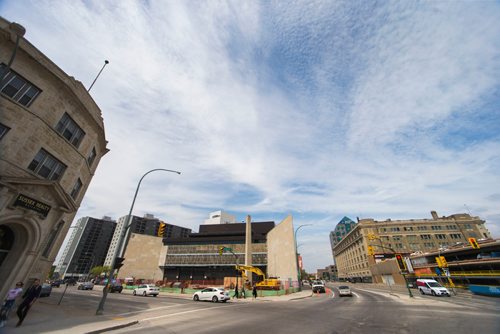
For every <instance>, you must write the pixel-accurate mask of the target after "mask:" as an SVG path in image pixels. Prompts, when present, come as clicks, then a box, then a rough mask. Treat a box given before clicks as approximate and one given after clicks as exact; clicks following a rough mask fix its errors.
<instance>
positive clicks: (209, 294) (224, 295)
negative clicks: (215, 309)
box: [193, 287, 231, 303]
mask: <svg viewBox="0 0 500 334" xmlns="http://www.w3.org/2000/svg"><path fill="white" fill-rule="evenodd" d="M229 299H231V297H229V293H228V292H226V291H225V290H224V289H223V288H215V287H211V288H206V289H203V290H201V291H197V292H195V293H194V294H193V300H194V301H196V302H197V301H200V300H211V301H213V302H214V303H217V302H218V301H221V302H223V303H225V302H226V301H228V300H229Z"/></svg>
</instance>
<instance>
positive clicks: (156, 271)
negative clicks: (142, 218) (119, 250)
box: [118, 233, 163, 281]
mask: <svg viewBox="0 0 500 334" xmlns="http://www.w3.org/2000/svg"><path fill="white" fill-rule="evenodd" d="M162 248H163V243H162V239H161V238H160V237H155V236H151V235H144V234H136V233H132V235H131V236H130V239H129V242H128V246H127V249H126V251H125V256H124V257H125V261H123V267H122V268H121V269H120V271H119V273H118V278H120V279H124V278H127V277H133V278H135V279H146V280H151V281H159V280H162V279H163V272H162V270H161V269H160V268H159V265H158V263H159V260H160V254H161V253H162Z"/></svg>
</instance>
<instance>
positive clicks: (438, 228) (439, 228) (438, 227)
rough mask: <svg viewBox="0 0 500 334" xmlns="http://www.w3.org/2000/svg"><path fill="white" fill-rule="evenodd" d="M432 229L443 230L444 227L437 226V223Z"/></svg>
mask: <svg viewBox="0 0 500 334" xmlns="http://www.w3.org/2000/svg"><path fill="white" fill-rule="evenodd" d="M431 229H433V230H434V231H436V230H441V229H442V227H441V226H437V225H433V226H431Z"/></svg>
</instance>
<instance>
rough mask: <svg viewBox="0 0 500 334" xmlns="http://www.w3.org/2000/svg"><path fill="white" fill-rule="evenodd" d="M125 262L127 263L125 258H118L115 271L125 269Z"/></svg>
mask: <svg viewBox="0 0 500 334" xmlns="http://www.w3.org/2000/svg"><path fill="white" fill-rule="evenodd" d="M123 261H125V258H124V257H117V258H116V259H115V265H114V267H113V269H120V268H121V267H123Z"/></svg>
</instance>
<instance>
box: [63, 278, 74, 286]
mask: <svg viewBox="0 0 500 334" xmlns="http://www.w3.org/2000/svg"><path fill="white" fill-rule="evenodd" d="M64 283H66V284H68V285H75V284H76V279H74V278H66V279H65V280H64Z"/></svg>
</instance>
